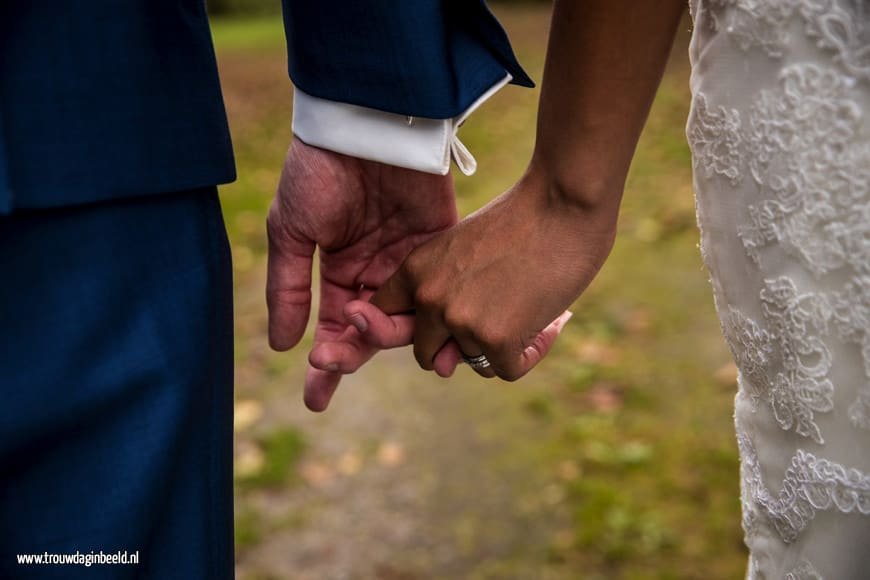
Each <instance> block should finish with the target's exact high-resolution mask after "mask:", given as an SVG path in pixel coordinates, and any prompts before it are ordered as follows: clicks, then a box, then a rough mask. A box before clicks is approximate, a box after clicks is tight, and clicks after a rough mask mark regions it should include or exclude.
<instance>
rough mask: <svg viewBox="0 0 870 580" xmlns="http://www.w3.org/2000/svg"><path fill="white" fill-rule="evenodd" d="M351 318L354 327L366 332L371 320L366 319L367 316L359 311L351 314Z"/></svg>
mask: <svg viewBox="0 0 870 580" xmlns="http://www.w3.org/2000/svg"><path fill="white" fill-rule="evenodd" d="M349 318H350V323H351V324H353V326H354V328H356V329H357V330H359V331H360V332H365V331H366V330H368V329H369V322H368V320H366V319H365V316H363V315H362V314H359V313H356V314H351V315H350V316H349Z"/></svg>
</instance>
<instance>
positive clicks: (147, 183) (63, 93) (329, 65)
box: [0, 0, 532, 214]
mask: <svg viewBox="0 0 870 580" xmlns="http://www.w3.org/2000/svg"><path fill="white" fill-rule="evenodd" d="M275 2H278V0H275ZM283 6H284V16H285V21H286V32H287V39H288V51H289V61H288V62H289V72H290V74H291V76H292V78H293V80H294V82H295V83H297V84H298V86H299V87H300V88H301V89H303V90H304V91H306V92H308V93H310V94H313V95H316V96H320V97H324V98H329V99H333V100H339V101H343V102H349V103H354V104H360V105H365V106H369V107H374V108H377V109H381V110H386V111H391V112H396V113H401V114H405V115H414V116H420V117H432V118H447V117H452V116H454V115H456V114H457V113H459V112H460V111H462V110H464V109H465V108H467V107H468V106H469V105H470V104H471V103H472V102H473V101H474V100H475V99H476V98H477V97H478V96H480V94H481V93H483V92H484V91H485V90H486V89H487V88H489V87H490V86H491V85H492V84H493V83H495V82H496V81H498V80H500V79H501V78H503V77H504V75H505V72H510V73H511V74H512V75H513V76H514V82H517V83H519V84H523V85H527V86H531V84H532V83H531V80H530V79H529V78H528V77H527V76H526V74H525V73H524V72H523V70H522V69H521V68H520V66H519V64H517V61H516V59H515V58H514V55H513V53H512V51H511V48H510V44H509V42H508V40H507V37H506V36H505V34H504V31H503V30H502V28H501V26H500V25H499V24H498V22H496V20H495V19H494V18H493V16H492V14H491V13H490V12H489V10H488V8H487V7H486V5H485V3H484V2H483V0H365V1H360V0H316V1H315V0H283ZM288 94H289V85H288ZM288 121H289V120H288ZM288 137H289V135H288ZM234 178H235V170H234V167H233V156H232V148H231V144H230V137H229V131H228V128H227V122H226V116H225V113H224V107H223V102H222V98H221V93H220V87H219V84H218V75H217V67H216V65H215V58H214V51H213V48H212V42H211V36H210V32H209V27H208V19H207V15H206V11H205V6H204V0H88V1H87V2H58V1H57V0H26V1H17V0H15V1H13V0H10V1H7V2H0V214H4V213H9V212H11V211H12V210H14V209H15V208H41V207H56V206H63V205H74V204H78V203H85V202H93V201H97V200H101V199H115V198H122V197H129V196H137V195H143V194H154V193H162V192H166V191H178V190H181V189H189V188H193V187H199V186H204V185H214V184H218V183H226V182H229V181H232V180H233V179H234Z"/></svg>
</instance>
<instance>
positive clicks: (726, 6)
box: [709, 0, 870, 80]
mask: <svg viewBox="0 0 870 580" xmlns="http://www.w3.org/2000/svg"><path fill="white" fill-rule="evenodd" d="M710 4H711V5H712V6H714V7H718V8H719V10H714V11H712V13H711V18H710V24H709V26H711V27H713V28H714V29H722V30H724V31H725V32H726V33H727V34H729V35H730V36H731V37H733V38H734V40H735V42H736V43H737V44H738V46H740V48H741V49H743V50H750V49H752V48H756V47H757V48H760V49H761V50H763V51H764V52H765V53H766V54H767V56H769V57H771V58H781V57H782V56H783V54H784V52H785V51H786V49H787V48H788V46H789V43H790V42H791V40H792V38H791V30H790V29H791V27H790V24H791V22H792V20H794V19H797V20H798V21H799V27H800V29H801V30H802V32H803V34H805V35H806V37H807V38H809V39H810V40H812V41H813V42H814V43H815V45H816V46H817V47H818V48H819V49H820V50H822V51H825V52H827V53H829V54H830V55H831V58H832V60H833V61H834V62H836V63H838V64H840V65H841V66H842V67H843V68H844V69H845V70H846V71H847V72H848V73H849V74H850V75H853V76H855V77H857V78H863V79H865V80H866V79H870V49H868V47H870V32H868V29H867V28H866V27H862V26H861V22H862V21H864V20H865V19H866V16H867V13H868V12H870V8H868V7H867V6H866V4H865V3H863V0H839V1H838V0H713V1H712V2H710Z"/></svg>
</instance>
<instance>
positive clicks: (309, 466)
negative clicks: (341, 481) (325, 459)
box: [299, 461, 335, 487]
mask: <svg viewBox="0 0 870 580" xmlns="http://www.w3.org/2000/svg"><path fill="white" fill-rule="evenodd" d="M299 475H300V476H302V479H303V480H304V481H305V483H307V484H308V485H310V486H312V487H323V486H324V485H327V484H329V483H330V482H331V481H332V480H334V479H335V471H333V469H332V468H331V467H329V466H328V465H326V464H325V463H320V462H317V461H308V462H306V463H303V464H302V465H301V466H300V467H299Z"/></svg>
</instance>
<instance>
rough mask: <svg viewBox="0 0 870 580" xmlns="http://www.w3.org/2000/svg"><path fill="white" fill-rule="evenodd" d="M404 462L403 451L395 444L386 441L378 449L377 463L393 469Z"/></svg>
mask: <svg viewBox="0 0 870 580" xmlns="http://www.w3.org/2000/svg"><path fill="white" fill-rule="evenodd" d="M403 461H405V450H404V449H403V448H402V446H401V445H399V444H398V443H395V442H391V441H387V442H384V443H382V444H381V446H380V447H379V448H378V463H380V464H381V465H385V466H387V467H395V466H397V465H399V464H401V463H402V462H403Z"/></svg>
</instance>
